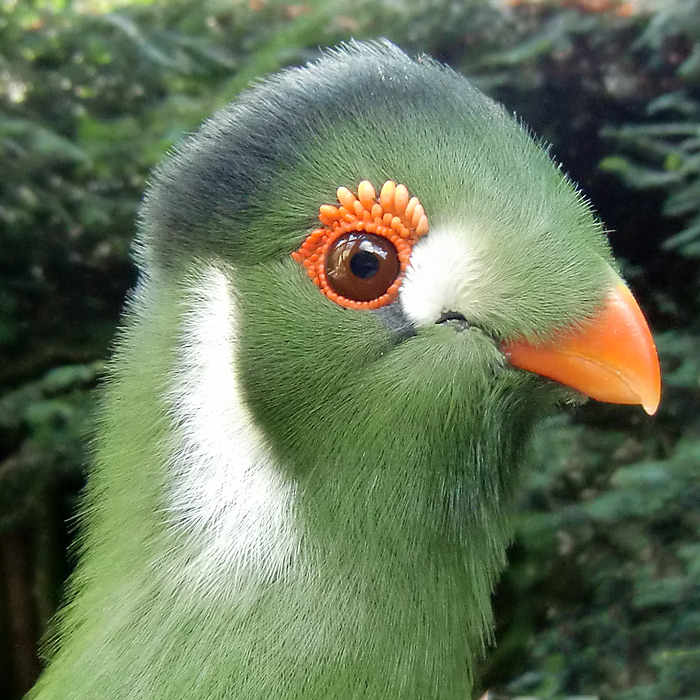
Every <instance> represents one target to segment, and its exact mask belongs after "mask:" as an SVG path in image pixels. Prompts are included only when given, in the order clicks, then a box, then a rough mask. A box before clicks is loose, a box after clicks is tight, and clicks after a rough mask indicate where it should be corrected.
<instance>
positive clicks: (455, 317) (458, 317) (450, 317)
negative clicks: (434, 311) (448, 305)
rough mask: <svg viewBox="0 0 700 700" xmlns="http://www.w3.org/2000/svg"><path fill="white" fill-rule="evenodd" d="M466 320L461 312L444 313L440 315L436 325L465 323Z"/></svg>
mask: <svg viewBox="0 0 700 700" xmlns="http://www.w3.org/2000/svg"><path fill="white" fill-rule="evenodd" d="M466 320H467V319H466V318H464V316H463V315H462V314H461V313H459V311H443V312H442V313H441V314H440V318H438V320H437V321H436V323H445V322H446V321H465V322H466Z"/></svg>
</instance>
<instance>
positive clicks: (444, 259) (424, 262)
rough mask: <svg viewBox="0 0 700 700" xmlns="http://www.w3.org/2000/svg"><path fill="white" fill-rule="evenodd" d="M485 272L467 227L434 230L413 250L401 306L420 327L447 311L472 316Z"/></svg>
mask: <svg viewBox="0 0 700 700" xmlns="http://www.w3.org/2000/svg"><path fill="white" fill-rule="evenodd" d="M483 273H484V264H483V260H482V256H481V255H480V254H479V250H478V246H477V245H475V241H474V236H470V235H469V231H468V229H467V228H466V227H459V228H458V227H454V228H452V229H448V228H445V229H437V230H431V231H430V233H428V234H427V235H426V236H425V237H424V238H422V239H421V240H420V241H419V242H418V243H417V244H416V246H415V247H414V249H413V252H412V253H411V262H410V265H409V267H408V269H407V270H406V277H405V278H404V280H403V283H402V284H401V288H400V292H399V298H400V301H401V307H402V309H403V311H404V313H405V314H406V315H407V316H408V318H410V319H411V321H413V323H415V324H416V325H417V326H419V327H420V326H426V325H430V324H432V323H435V322H436V321H437V320H438V318H439V317H440V315H441V314H442V313H443V312H444V311H458V312H459V313H461V314H463V315H464V316H465V318H467V320H470V319H471V320H473V319H474V318H477V317H479V316H480V312H481V306H482V300H483V298H484V296H483V295H484V294H485V293H486V286H487V285H486V284H485V280H484V274H483Z"/></svg>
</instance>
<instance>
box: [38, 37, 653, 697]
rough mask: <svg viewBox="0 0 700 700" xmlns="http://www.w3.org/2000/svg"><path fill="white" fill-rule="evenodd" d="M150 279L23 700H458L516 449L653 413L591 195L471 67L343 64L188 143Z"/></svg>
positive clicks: (503, 523)
mask: <svg viewBox="0 0 700 700" xmlns="http://www.w3.org/2000/svg"><path fill="white" fill-rule="evenodd" d="M135 256H136V260H137V264H138V267H139V270H140V277H139V281H138V285H137V288H136V291H135V293H134V295H133V297H132V298H131V299H130V301H129V304H128V308H127V311H126V314H125V320H124V326H123V329H122V331H121V333H120V334H119V336H118V339H117V343H116V346H117V347H116V352H115V357H114V360H113V361H112V363H111V368H110V372H109V379H108V381H107V386H106V388H105V391H104V398H103V404H102V410H101V414H100V427H99V436H98V438H97V440H96V444H95V449H94V465H93V468H92V471H91V474H90V476H89V483H88V488H87V492H86V494H85V497H84V503H83V510H82V540H81V554H80V562H79V565H78V567H77V570H76V572H75V574H74V575H73V577H72V579H71V582H70V585H69V590H68V594H67V602H66V604H65V605H64V607H63V609H62V611H61V613H60V614H59V617H58V620H57V621H56V625H55V630H56V631H55V634H54V637H53V639H52V640H51V642H50V644H49V648H50V654H51V657H52V658H51V660H50V663H49V665H48V668H47V670H46V671H45V673H44V675H43V676H42V678H41V679H40V680H39V682H38V684H37V686H36V687H35V689H34V690H33V691H32V692H31V693H30V696H29V697H30V698H32V699H33V700H78V699H79V700H86V699H87V698H90V699H94V700H97V699H99V700H197V699H203V700H224V699H227V700H234V699H235V700H254V699H255V700H331V699H333V700H351V699H356V700H360V699H362V700H389V699H391V698H395V699H396V700H465V699H467V698H469V697H471V693H472V692H473V689H472V683H473V663H474V659H475V658H477V657H478V656H479V655H480V654H481V653H482V652H483V650H484V644H485V640H486V639H488V637H489V631H490V626H491V622H492V613H491V606H490V600H489V597H490V594H491V591H492V589H493V586H494V582H495V580H496V578H497V575H498V573H499V571H500V570H501V569H502V567H503V565H504V561H505V555H504V550H505V546H506V544H507V542H508V540H509V537H510V536H511V529H512V511H513V504H514V500H515V498H516V496H517V494H518V491H519V489H520V488H521V484H522V464H523V455H524V451H525V449H526V446H527V444H528V438H529V436H530V433H531V430H532V428H533V425H534V424H535V423H536V421H538V419H539V418H540V417H541V416H543V415H545V414H546V413H547V412H549V411H551V410H552V409H554V408H555V407H556V405H557V404H558V403H561V402H566V401H576V400H579V399H581V398H582V397H583V395H587V396H589V397H593V398H595V399H599V400H602V401H609V402H618V403H631V404H641V405H642V406H643V407H644V409H646V410H647V412H649V413H652V412H654V410H655V409H656V407H657V404H658V402H659V395H660V378H659V366H658V360H657V357H656V351H655V349H654V344H653V340H652V337H651V334H650V332H649V329H648V327H647V324H646V323H645V321H644V318H643V316H642V314H641V311H640V310H639V307H638V306H637V304H636V302H635V301H634V299H633V297H632V295H631V294H630V292H629V291H628V289H627V287H626V286H625V284H624V282H623V281H622V280H621V278H620V276H619V275H618V273H617V272H616V268H615V263H614V262H613V259H612V257H611V253H610V249H609V246H608V243H607V241H606V239H605V236H604V235H603V229H602V226H601V224H600V223H599V221H598V220H597V219H596V217H595V215H594V214H593V213H592V211H591V209H590V207H589V205H588V203H587V202H586V200H585V198H584V197H583V196H582V195H581V193H580V192H579V191H578V190H577V189H576V187H575V186H574V185H573V184H572V183H571V182H570V181H569V180H567V178H566V177H565V176H563V175H562V173H561V171H560V170H559V168H558V167H557V166H556V165H554V164H553V163H552V161H551V160H550V158H549V156H548V155H547V153H546V151H545V149H544V148H543V147H542V146H541V145H539V144H538V143H536V142H535V141H533V139H532V138H531V137H530V136H529V135H528V134H527V132H526V131H525V129H523V128H522V127H521V126H520V125H519V124H518V123H517V121H515V120H514V119H513V118H512V117H511V116H510V115H509V114H508V113H506V111H505V110H504V109H503V108H502V107H501V106H499V105H498V104H496V103H494V102H493V101H492V100H490V99H489V98H487V97H486V96H485V95H483V94H482V93H481V92H479V91H478V90H477V89H476V88H474V87H473V86H472V85H471V84H470V83H469V82H468V81H467V80H465V79H464V78H463V77H461V76H460V75H458V74H457V73H455V72H453V71H452V70H450V69H449V68H446V67H444V66H442V65H439V64H438V63H436V62H434V61H433V60H431V59H429V58H420V59H418V60H413V59H411V58H409V57H408V56H406V55H405V54H404V53H403V52H402V51H400V50H399V49H397V48H396V47H395V46H393V45H392V44H390V43H388V42H369V43H350V44H348V45H345V46H342V47H340V48H338V49H335V50H331V51H328V52H325V53H324V54H323V55H322V56H321V58H320V59H319V60H317V61H315V62H313V63H310V64H309V65H307V66H305V67H302V68H292V69H289V70H285V71H283V72H282V73H280V74H278V75H276V76H273V77H271V78H269V79H267V80H265V81H264V82H261V83H258V84H257V85H255V86H254V87H253V88H252V89H250V90H248V91H246V92H244V93H243V94H242V95H240V97H239V98H238V99H237V100H236V101H235V102H234V103H233V104H231V105H230V106H229V107H228V108H226V109H224V110H223V111H221V112H219V113H218V114H216V115H215V116H214V117H213V118H212V119H211V120H210V121H208V122H206V123H205V124H204V125H203V126H202V127H201V129H200V130H199V131H198V132H197V133H196V134H194V135H192V136H190V137H188V138H187V139H185V140H184V142H183V143H182V144H181V145H180V146H179V147H177V148H176V149H175V151H174V152H173V153H172V154H171V155H170V156H169V157H168V158H167V159H166V161H165V163H164V164H163V165H162V167H160V168H159V169H158V170H157V171H156V172H155V173H154V175H153V177H152V181H151V184H150V187H149V189H148V192H147V195H146V198H145V202H144V205H143V209H142V216H141V221H140V234H139V237H138V241H137V245H136V248H135Z"/></svg>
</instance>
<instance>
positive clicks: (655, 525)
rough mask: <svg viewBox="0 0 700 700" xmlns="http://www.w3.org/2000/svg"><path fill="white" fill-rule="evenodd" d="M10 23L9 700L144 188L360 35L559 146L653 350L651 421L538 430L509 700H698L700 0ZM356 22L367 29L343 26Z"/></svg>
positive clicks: (2, 276) (2, 690) (62, 15)
mask: <svg viewBox="0 0 700 700" xmlns="http://www.w3.org/2000/svg"><path fill="white" fill-rule="evenodd" d="M506 5H507V3H506V2H505V1H503V2H502V1H501V0H484V1H481V0H472V1H471V2H454V1H450V0H422V1H421V0H413V1H411V2H408V1H407V2H405V3H402V2H401V1H400V0H373V1H371V2H370V1H369V0H361V1H359V2H354V3H352V4H351V3H347V2H334V1H331V0H329V1H326V2H321V1H317V2H308V3H304V2H299V3H289V2H280V1H279V0H268V1H265V0H250V1H245V2H243V1H240V0H228V1H225V0H219V1H218V2H217V1H212V0H206V1H204V2H195V1H194V0H191V1H188V2H186V1H184V0H177V1H172V0H170V1H168V2H166V0H156V1H153V0H142V1H141V2H139V3H138V4H135V3H129V2H115V1H114V0H111V1H109V0H83V1H82V2H79V1H78V0H74V1H73V2H70V1H69V0H44V1H40V0H26V1H22V0H4V1H3V2H0V165H1V172H0V359H1V361H0V700H10V699H11V698H12V699H14V698H17V697H20V696H21V695H22V693H23V692H24V691H26V689H27V688H28V687H29V686H30V685H31V683H32V682H33V680H34V678H35V677H36V675H37V673H38V672H39V669H40V663H41V662H40V660H39V656H38V652H37V645H38V639H39V637H40V635H41V633H42V631H43V630H44V628H45V625H46V623H47V621H48V619H49V618H50V616H51V615H52V613H53V611H54V609H55V607H56V605H57V603H58V600H59V598H60V590H61V584H62V581H63V579H64V577H65V575H66V574H67V573H68V571H69V570H70V567H71V564H72V560H71V557H70V555H69V554H67V553H66V552H67V550H68V549H69V545H70V542H71V539H72V537H73V536H74V534H75V533H74V528H73V526H72V524H71V522H72V520H71V519H72V515H73V513H74V507H75V503H76V497H77V493H78V491H79V489H80V488H81V486H82V484H83V483H84V479H85V473H86V470H87V465H86V461H87V460H86V457H85V449H86V448H85V445H86V436H89V434H90V425H91V416H92V413H91V410H92V404H93V400H94V388H95V386H96V385H98V384H99V379H100V374H101V372H102V369H103V366H104V361H105V358H106V357H107V356H108V354H109V347H110V340H111V337H112V335H113V332H114V329H115V326H116V324H117V321H118V316H119V311H120V307H121V304H122V299H123V297H124V295H125V293H126V291H127V290H128V289H129V287H130V286H132V285H133V283H134V277H135V274H134V269H133V267H132V264H131V262H130V260H129V257H128V250H129V244H130V240H131V238H132V235H133V232H134V228H135V216H136V212H137V208H138V204H139V198H140V196H141V193H142V191H143V189H144V184H145V182H146V178H147V175H148V172H149V169H150V168H151V167H152V166H153V165H154V163H155V162H157V161H158V159H159V158H160V157H161V156H162V154H163V153H164V151H165V150H166V149H167V148H168V147H169V146H170V145H171V144H172V143H173V142H175V141H176V140H177V139H178V138H179V137H180V136H181V135H182V134H183V132H187V131H191V130H193V129H195V128H196V127H197V125H198V124H199V123H200V122H201V121H202V119H204V118H205V117H206V116H207V115H209V114H210V113H211V112H212V111H213V110H214V109H216V108H218V107H220V106H223V105H224V104H225V103H226V102H228V101H229V100H231V99H232V98H233V97H234V96H235V95H236V93H237V92H239V91H240V90H241V89H242V88H243V87H245V86H246V85H247V84H248V83H249V81H250V80H251V79H253V78H254V77H256V76H258V75H262V74H264V73H267V72H270V71H274V70H277V69H279V68H281V67H282V66H285V65H288V64H293V63H301V62H304V61H306V60H310V59H313V58H314V57H315V56H316V55H317V54H318V47H319V46H326V45H331V44H335V43H337V42H338V41H341V40H343V39H347V38H349V37H351V36H354V37H356V38H370V37H377V36H387V37H388V38H390V39H392V40H393V41H394V42H396V43H398V44H399V45H400V46H402V47H403V48H405V49H407V50H408V51H410V52H413V53H419V52H428V53H430V54H432V55H433V56H435V57H437V58H439V59H440V60H443V61H445V62H448V63H450V64H451V65H453V66H454V67H455V68H457V69H459V70H461V71H463V72H465V73H466V74H467V75H469V76H470V77H471V78H472V79H473V80H474V81H475V82H476V83H477V84H479V85H480V87H482V88H483V89H484V90H486V91H487V92H488V93H489V94H491V95H493V96H494V97H496V98H497V99H499V100H501V101H502V102H504V103H505V104H506V106H507V107H508V108H509V109H511V110H513V111H515V112H517V114H518V115H519V116H520V117H521V118H522V119H523V120H524V121H525V122H526V123H527V124H528V125H530V126H531V128H532V130H533V132H534V133H536V134H538V135H539V136H541V137H543V138H544V139H545V140H546V141H547V142H549V143H551V144H552V152H553V154H554V155H555V156H556V157H557V159H558V160H559V161H560V162H561V163H562V164H563V167H564V169H565V170H566V171H567V172H568V173H570V174H571V176H572V177H573V178H574V179H575V180H577V181H578V182H579V183H580V184H581V186H582V188H583V190H584V192H585V194H586V195H587V196H588V197H589V198H590V199H591V200H592V201H593V203H594V205H595V207H596V208H597V209H598V211H599V212H600V215H601V217H602V219H603V220H604V221H605V222H606V225H607V226H608V227H609V229H610V241H611V243H612V246H613V248H614V250H615V252H616V255H617V256H618V257H619V258H621V259H622V262H623V269H624V272H625V275H626V277H627V279H628V280H629V281H630V284H631V286H632V288H633V289H634V291H635V294H636V295H637V296H638V298H639V299H640V301H641V303H642V306H643V307H644V309H645V311H646V313H647V315H648V317H649V319H650V321H651V323H652V326H653V328H654V332H655V336H656V339H657V343H658V346H659V350H660V354H661V358H662V364H663V371H664V395H663V401H662V404H661V408H660V410H659V412H658V414H657V415H656V416H654V417H652V418H650V417H647V416H646V415H645V414H644V413H643V412H642V411H641V410H640V409H638V408H633V407H618V406H608V405H603V404H596V403H593V402H591V403H590V404H588V405H586V406H584V407H581V408H578V409H575V410H569V411H568V412H564V413H563V414H562V415H561V416H559V417H557V418H555V419H553V420H551V421H550V422H549V423H548V424H547V425H546V426H543V429H542V431H541V432H540V433H539V435H538V437H537V439H536V441H535V449H534V451H533V458H532V461H533V469H532V473H531V478H530V480H529V484H528V488H527V490H526V491H525V492H524V493H523V498H522V517H521V518H520V521H519V524H518V535H517V539H516V542H515V543H514V545H513V547H512V549H511V556H510V559H511V565H510V567H509V569H508V570H507V572H506V574H505V576H504V578H503V581H502V584H501V586H500V588H499V590H498V592H497V595H496V600H495V604H496V609H497V617H498V623H499V624H498V630H497V637H498V645H497V646H496V648H495V649H494V650H492V651H491V653H490V655H489V657H488V658H487V659H486V660H485V661H484V664H483V667H482V683H483V684H484V685H485V686H490V687H492V688H494V689H496V691H497V694H498V697H506V698H511V697H515V696H519V695H520V696H523V695H528V696H533V697H535V696H536V697H538V698H565V697H569V696H574V695H579V696H580V695H586V696H591V697H600V698H605V699H608V698H609V699H611V700H673V699H677V698H685V699H686V700H689V699H690V698H695V699H696V700H697V699H698V698H700V343H699V342H698V339H699V335H700V314H699V308H698V303H699V298H700V294H699V291H700V290H699V288H698V280H699V275H698V272H699V267H698V258H699V257H700V0H675V1H674V0H657V1H656V2H654V0H646V2H645V1H644V0H630V1H629V2H622V1H621V0H620V1H616V0H559V1H555V0H520V2H518V3H517V7H509V6H506ZM350 7H351V8H352V9H349V8H350Z"/></svg>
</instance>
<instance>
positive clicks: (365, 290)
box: [325, 232, 401, 301]
mask: <svg viewBox="0 0 700 700" xmlns="http://www.w3.org/2000/svg"><path fill="white" fill-rule="evenodd" d="M325 270H326V279H327V281H328V285H329V286H330V288H331V289H332V290H333V291H334V292H336V293H337V294H339V295H340V296H341V297H344V298H346V299H351V300H353V301H372V300H373V299H376V298H377V297H380V296H381V295H382V294H384V293H385V292H386V290H387V289H389V287H390V286H391V284H392V282H394V280H396V278H397V277H398V276H399V272H401V262H400V260H399V254H398V252H397V250H396V248H395V247H394V244H393V243H392V242H391V241H390V240H388V239H387V238H384V237H382V236H377V235H376V234H373V233H364V232H357V233H346V234H345V235H343V236H340V238H337V239H336V240H335V241H334V243H333V244H332V245H331V246H330V247H329V248H328V252H327V253H326V261H325Z"/></svg>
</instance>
